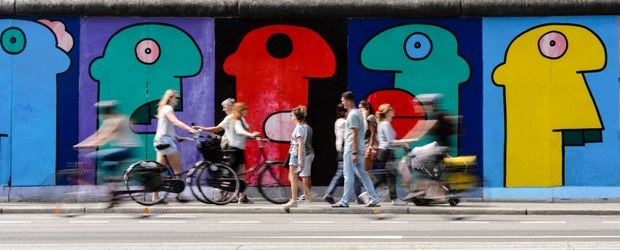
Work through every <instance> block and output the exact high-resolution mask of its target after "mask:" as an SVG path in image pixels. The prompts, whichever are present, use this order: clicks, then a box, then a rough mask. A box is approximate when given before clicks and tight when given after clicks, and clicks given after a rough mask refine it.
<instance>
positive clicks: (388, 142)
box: [375, 103, 408, 204]
mask: <svg viewBox="0 0 620 250" xmlns="http://www.w3.org/2000/svg"><path fill="white" fill-rule="evenodd" d="M376 117H377V120H378V121H379V124H378V125H377V141H378V142H379V146H378V147H379V152H378V154H377V163H378V164H379V166H380V167H381V169H383V170H393V169H389V167H388V163H389V162H390V161H392V162H393V161H394V160H395V159H394V151H393V150H392V149H393V148H394V147H397V146H403V147H407V146H408V144H407V142H408V141H407V140H396V131H395V130H394V128H393V127H392V124H391V122H392V118H393V117H394V109H393V108H392V106H391V105H390V104H387V103H384V104H381V106H379V109H377V112H376ZM384 183H386V184H387V186H388V189H389V195H390V200H392V203H395V204H399V203H402V202H401V201H399V200H397V197H396V176H395V175H394V174H385V175H379V176H378V177H377V181H376V182H375V187H377V186H380V185H382V184H384Z"/></svg>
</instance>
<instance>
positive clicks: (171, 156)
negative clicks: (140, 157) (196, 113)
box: [153, 89, 198, 178]
mask: <svg viewBox="0 0 620 250" xmlns="http://www.w3.org/2000/svg"><path fill="white" fill-rule="evenodd" d="M178 103H179V96H178V93H177V91H175V90H172V89H169V90H166V92H165V93H164V95H163V96H162V97H161V99H160V100H159V104H158V105H157V132H156V133H155V138H154V139H153V147H154V148H155V152H156V153H157V162H159V163H161V164H163V165H166V166H170V167H172V171H173V172H174V176H175V177H178V178H180V175H181V173H182V172H183V169H182V168H181V160H180V157H179V150H178V147H177V144H176V142H177V141H183V140H185V138H184V137H180V136H177V133H176V132H175V131H174V126H177V127H179V128H182V129H185V130H187V132H189V133H192V134H194V133H196V132H198V131H196V130H195V129H193V128H192V127H190V126H187V125H186V124H185V123H183V122H182V121H180V120H179V119H177V117H176V115H174V106H176V105H177V104H178ZM164 156H165V157H164Z"/></svg>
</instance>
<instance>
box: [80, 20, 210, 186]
mask: <svg viewBox="0 0 620 250" xmlns="http://www.w3.org/2000/svg"><path fill="white" fill-rule="evenodd" d="M125 20H127V21H128V22H131V21H132V19H125ZM141 25H162V26H168V27H172V28H175V29H177V30H179V31H181V32H183V33H184V34H185V35H187V37H189V38H190V40H191V41H192V42H193V43H194V45H196V48H198V54H199V56H200V68H199V69H198V70H197V71H196V74H193V75H184V76H178V75H174V76H172V77H173V78H179V79H180V80H179V92H180V93H183V78H189V77H194V76H197V75H200V73H201V72H202V69H203V67H204V55H203V54H202V50H201V47H200V46H199V45H198V43H197V42H196V40H195V38H194V37H193V36H192V35H191V34H190V33H188V32H187V31H185V30H184V29H182V28H180V27H178V26H176V25H172V24H168V23H162V22H149V21H148V20H144V21H138V22H137V23H134V24H129V25H127V26H124V27H122V28H120V29H119V30H117V31H116V32H114V33H113V34H112V35H110V36H109V37H108V39H107V41H106V43H105V46H103V50H102V55H101V56H98V57H95V58H93V59H92V60H91V61H90V62H89V63H88V75H89V76H90V79H92V80H93V81H94V82H96V83H97V100H96V101H97V102H99V101H100V100H99V93H100V91H101V82H100V81H99V80H97V79H95V78H94V77H93V75H92V73H91V70H90V69H91V67H92V64H93V63H94V62H95V61H97V60H99V59H101V58H104V57H105V53H106V50H107V48H108V45H109V44H110V41H111V40H112V38H113V37H115V36H116V35H118V34H119V33H121V32H123V31H124V30H125V29H129V28H132V27H134V26H141ZM153 41H155V39H153ZM138 43H139V42H138ZM136 44H137V43H136ZM158 46H159V43H158ZM134 48H135V47H134ZM134 54H135V49H134ZM160 55H161V47H160ZM160 57H161V56H160ZM136 59H137V58H136ZM158 59H159V58H158ZM138 62H140V63H143V62H141V61H139V60H138ZM145 84H146V85H148V82H145ZM181 96H183V95H182V94H181ZM147 97H148V89H147ZM156 100H159V98H158V99H156ZM144 104H145V103H143V104H142V105H144ZM142 105H141V106H142ZM141 106H138V107H141ZM96 112H97V115H96V119H95V121H94V122H95V123H96V124H95V125H96V126H95V128H96V129H99V115H100V114H99V110H96ZM133 112H135V110H134V111H132V114H133ZM145 126H148V125H145ZM131 130H132V132H134V133H135V134H137V135H149V134H154V133H150V132H136V131H134V129H133V127H132V128H131ZM147 143H148V142H147ZM145 150H149V147H148V144H147V145H145ZM98 171H99V163H97V164H95V173H97V172H98ZM95 184H97V179H95Z"/></svg>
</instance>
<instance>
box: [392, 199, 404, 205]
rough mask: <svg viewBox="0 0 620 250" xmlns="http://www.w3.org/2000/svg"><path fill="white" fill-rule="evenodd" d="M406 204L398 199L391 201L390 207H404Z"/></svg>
mask: <svg viewBox="0 0 620 250" xmlns="http://www.w3.org/2000/svg"><path fill="white" fill-rule="evenodd" d="M406 205H407V202H406V201H402V200H399V199H396V200H392V206H406Z"/></svg>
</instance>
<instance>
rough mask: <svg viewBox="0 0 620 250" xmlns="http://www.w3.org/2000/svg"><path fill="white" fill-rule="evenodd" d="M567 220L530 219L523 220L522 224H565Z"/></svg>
mask: <svg viewBox="0 0 620 250" xmlns="http://www.w3.org/2000/svg"><path fill="white" fill-rule="evenodd" d="M565 223H566V221H561V220H558V221H555V220H528V221H521V224H565Z"/></svg>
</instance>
